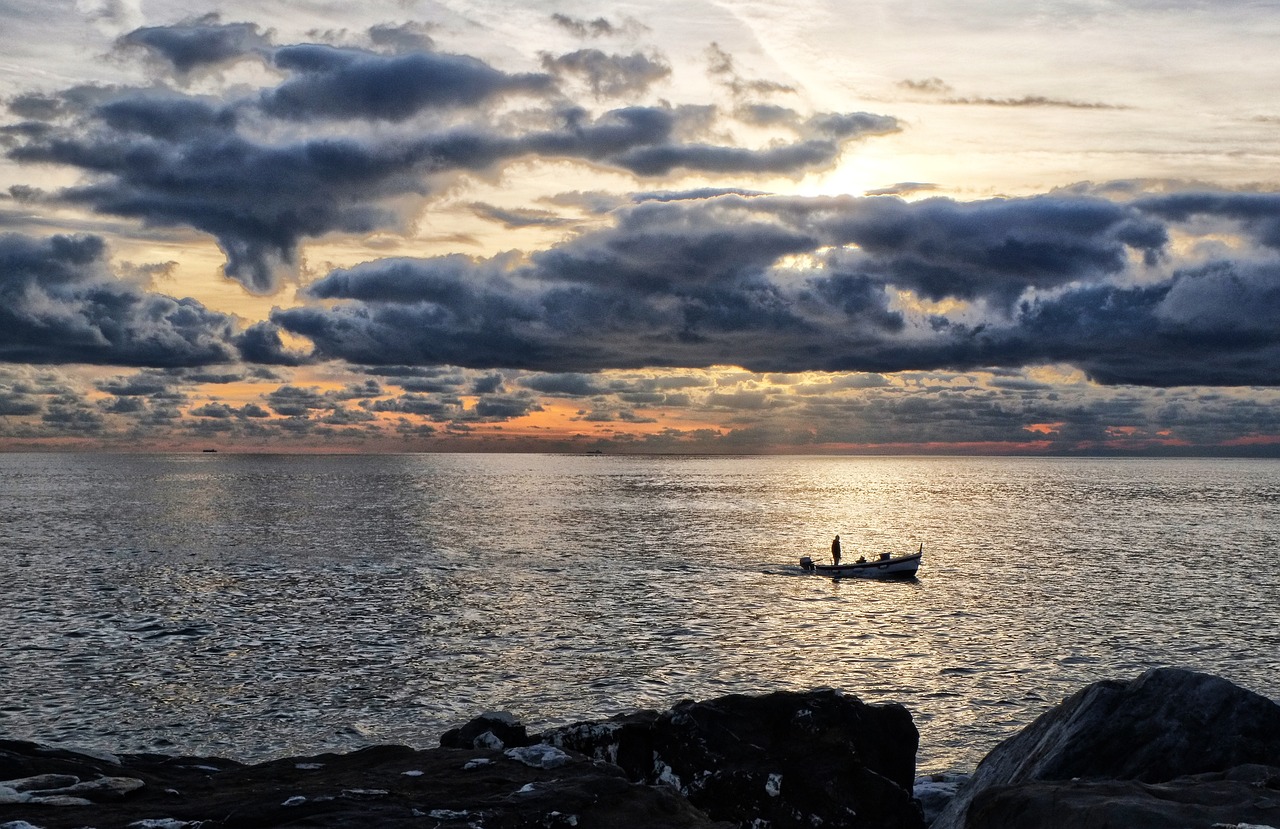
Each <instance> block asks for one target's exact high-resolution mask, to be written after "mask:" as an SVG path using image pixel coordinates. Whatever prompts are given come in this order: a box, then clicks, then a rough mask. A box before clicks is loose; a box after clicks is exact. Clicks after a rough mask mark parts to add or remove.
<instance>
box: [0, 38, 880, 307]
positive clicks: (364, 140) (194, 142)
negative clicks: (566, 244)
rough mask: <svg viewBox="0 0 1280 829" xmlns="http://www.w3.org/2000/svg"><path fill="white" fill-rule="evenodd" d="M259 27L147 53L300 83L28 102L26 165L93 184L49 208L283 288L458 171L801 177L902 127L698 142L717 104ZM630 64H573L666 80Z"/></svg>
mask: <svg viewBox="0 0 1280 829" xmlns="http://www.w3.org/2000/svg"><path fill="white" fill-rule="evenodd" d="M245 26H247V24H245V25H241V24H221V23H217V22H216V21H212V20H204V21H198V22H197V23H194V24H185V25H181V26H176V27H167V28H166V27H152V28H148V29H146V30H139V31H138V32H136V33H134V35H133V36H132V38H133V39H132V41H130V42H136V44H138V45H142V46H145V47H146V48H148V49H151V50H153V51H157V52H158V53H160V54H163V55H165V56H166V57H167V59H169V60H170V61H171V62H174V65H175V66H185V67H189V68H194V67H198V66H201V65H206V64H211V63H213V62H216V61H220V60H226V59H231V58H232V57H234V56H235V55H236V54H238V53H240V52H246V53H247V52H253V53H254V54H261V55H262V56H263V57H264V59H266V60H269V61H271V63H272V64H273V65H274V66H275V67H276V68H278V69H280V70H281V71H283V72H285V73H286V77H285V78H284V80H283V81H281V82H280V83H279V84H278V85H276V86H274V87H270V88H267V89H264V90H262V91H260V92H258V93H252V94H246V93H240V94H241V97H239V98H234V97H227V98H223V99H218V98H213V97H209V96H201V95H193V94H186V93H183V92H181V91H178V90H173V89H166V88H164V87H162V86H152V87H147V88H136V89H130V88H121V87H75V88H72V89H68V90H65V91H64V92H61V93H56V94H51V95H42V96H39V97H25V98H24V97H21V96H20V97H19V99H17V100H16V101H15V102H14V103H13V104H11V110H13V111H14V114H16V115H18V116H19V117H24V118H27V119H29V120H26V121H22V122H19V123H15V124H10V125H7V126H4V127H3V128H0V129H3V139H2V140H4V141H5V142H6V143H7V145H8V146H9V148H10V149H9V150H8V155H9V157H10V158H11V159H14V160H16V161H19V162H23V163H36V164H55V165H61V166H65V167H70V168H73V169H78V170H80V171H82V172H84V173H85V175H86V178H85V181H84V182H83V183H81V184H79V185H77V186H72V187H68V188H65V189H63V190H61V191H58V192H57V193H52V194H48V195H46V196H45V197H44V198H45V200H54V199H58V200H62V201H65V202H70V203H73V204H78V205H85V206H88V207H90V208H92V209H93V210H95V211H97V212H99V213H104V214H110V215H115V216H122V217H127V218H132V219H137V220H140V221H141V222H143V223H144V224H145V225H148V226H152V227H191V228H195V229H197V230H200V231H202V232H205V233H208V234H210V235H211V236H212V237H213V238H214V239H215V240H216V241H217V243H218V245H219V247H220V248H221V249H222V251H223V253H224V254H225V257H226V264H225V266H224V271H225V273H226V275H228V276H229V277H231V278H234V279H236V280H239V281H240V282H242V283H243V284H244V285H245V286H246V287H247V288H249V289H250V290H252V291H255V292H258V293H269V292H272V291H274V290H276V289H277V288H278V287H279V284H280V280H281V279H282V278H284V277H286V276H288V275H289V274H291V273H292V272H293V271H294V270H295V269H296V266H297V263H298V258H297V255H298V246H299V245H300V243H301V242H302V241H303V240H305V239H314V238H319V237H322V236H325V235H326V234H331V233H346V234H367V233H371V232H374V231H378V230H385V229H389V228H391V229H394V228H398V227H400V226H402V225H404V224H405V223H406V222H407V219H406V218H405V217H406V216H407V215H409V214H410V213H411V211H412V209H413V205H410V204H408V200H411V199H423V198H427V197H429V196H430V195H431V194H432V193H433V192H434V191H435V190H436V189H437V187H438V186H439V185H440V184H441V183H443V182H444V181H446V180H447V177H448V176H449V175H451V174H455V173H466V172H475V173H485V172H490V171H493V170H495V169H499V168H501V167H502V165H505V164H508V163H512V162H515V161H517V160H520V159H528V158H539V157H541V158H548V159H557V160H577V161H584V162H589V163H591V164H593V165H596V166H599V167H605V168H612V169H614V170H619V171H623V172H628V173H632V174H634V175H636V176H640V177H656V176H667V175H670V174H673V173H697V174H711V175H734V176H744V175H746V176H751V175H786V176H793V175H797V174H801V173H804V172H807V171H810V170H813V169H819V168H823V167H827V166H830V165H831V164H833V163H835V162H836V161H837V159H838V158H839V156H840V154H841V153H842V152H843V150H844V148H845V146H846V145H847V144H848V143H849V142H851V141H855V140H858V139H862V138H866V137H870V136H876V135H884V134H887V133H891V132H894V131H897V130H898V129H899V128H900V125H899V124H898V122H897V121H896V120H895V119H893V118H891V117H888V116H883V115H873V114H870V113H857V112H855V113H820V114H817V115H813V116H805V117H801V116H800V115H799V113H794V114H792V115H791V116H789V117H788V122H789V128H790V129H791V130H792V132H793V133H794V140H791V141H785V140H781V139H779V140H778V141H775V142H773V143H770V144H768V145H766V146H762V147H759V148H744V147H739V146H733V145H729V144H718V143H706V142H699V141H696V140H693V139H692V136H696V135H705V134H715V133H716V131H715V129H714V127H715V125H716V123H717V122H718V120H719V119H721V118H722V117H724V116H722V114H721V113H719V112H718V111H717V110H716V109H715V108H714V107H708V106H688V105H686V106H672V105H668V104H662V105H656V106H628V107H620V108H617V109H613V110H608V111H604V112H591V111H589V110H587V109H585V108H582V107H579V106H576V105H573V104H572V103H571V102H569V103H566V102H565V101H564V99H563V98H562V97H560V95H559V93H558V92H557V91H556V90H555V89H554V84H553V78H552V76H551V75H548V74H539V73H525V74H508V73H506V72H503V71H501V70H498V69H495V68H494V67H492V66H490V65H488V64H486V63H484V62H483V61H480V60H478V59H476V58H472V57H470V56H466V55H453V54H443V53H437V52H434V51H430V50H425V49H418V50H416V51H406V52H399V53H396V54H382V53H378V52H371V51H367V50H363V49H356V48H352V47H338V46H328V45H319V44H303V45H291V46H270V47H269V48H268V47H266V46H264V45H263V44H262V43H261V42H259V41H260V40H261V38H259V39H258V40H255V39H254V38H255V37H256V35H255V30H252V29H251V28H245ZM126 40H128V38H126ZM400 45H401V46H403V45H404V44H403V42H401V43H400ZM575 54H577V53H575ZM615 58H616V56H612V57H611V56H605V60H604V61H603V62H601V61H598V60H597V59H596V56H595V55H594V54H590V53H588V52H584V53H581V54H580V55H578V57H576V58H574V59H573V60H572V61H569V62H567V63H556V66H557V69H558V71H563V72H577V71H584V72H588V74H590V73H591V72H598V73H600V74H598V75H593V76H592V77H596V78H597V80H598V82H599V83H600V84H602V85H605V86H608V85H610V84H615V85H616V84H621V85H623V86H626V87H628V89H630V88H631V86H632V85H633V84H635V83H639V82H640V80H641V79H644V78H649V79H653V78H656V77H657V76H658V75H659V74H661V73H662V71H663V66H662V65H661V64H660V63H659V62H658V61H657V60H656V59H653V58H645V57H643V56H640V58H639V59H635V58H636V56H631V57H627V58H624V59H617V60H615ZM606 65H610V66H612V67H613V68H612V69H610V70H608V71H606V69H605V66H606ZM571 67H575V68H571ZM588 67H596V68H595V69H589V68H588ZM513 93H524V94H527V95H529V96H530V100H531V108H528V109H526V110H525V111H523V112H522V114H521V117H520V118H509V119H506V120H503V119H501V118H499V117H498V116H496V115H495V114H494V113H492V112H491V111H490V107H489V106H488V105H489V104H490V103H491V102H493V101H496V100H497V99H499V98H501V97H503V96H505V95H508V94H513ZM419 117H420V120H414V121H412V122H411V123H412V128H410V126H409V124H410V119H415V118H419ZM32 118H46V119H50V120H30V119H32ZM397 124H403V126H402V127H401V128H395V125H397ZM506 218H507V219H513V218H514V219H516V220H520V217H519V216H514V217H513V216H508V217H506Z"/></svg>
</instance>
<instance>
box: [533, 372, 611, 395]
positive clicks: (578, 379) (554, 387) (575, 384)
mask: <svg viewBox="0 0 1280 829" xmlns="http://www.w3.org/2000/svg"><path fill="white" fill-rule="evenodd" d="M520 385H522V386H525V387H526V388H530V389H533V390H534V391H536V392H540V393H542V394H549V395H552V396H555V397H594V396H596V395H600V394H607V393H608V392H609V388H608V387H606V386H604V385H602V384H601V383H600V382H599V380H597V379H596V378H595V377H592V376H591V375H588V374H536V375H532V376H530V377H525V378H524V379H522V380H521V381H520Z"/></svg>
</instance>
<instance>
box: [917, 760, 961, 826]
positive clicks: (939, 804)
mask: <svg viewBox="0 0 1280 829" xmlns="http://www.w3.org/2000/svg"><path fill="white" fill-rule="evenodd" d="M968 782H969V775H967V774H952V773H944V774H931V775H929V776H928V777H917V778H916V781H915V784H914V786H913V787H912V794H914V795H915V798H916V801H917V802H918V803H919V804H920V809H921V810H922V811H923V812H924V822H925V824H926V825H928V824H931V823H933V821H934V820H936V819H937V817H938V815H940V814H942V811H943V810H944V809H946V808H947V804H948V803H950V802H951V801H952V800H954V799H955V796H956V792H957V791H959V790H960V788H961V787H962V786H963V785H964V784H966V783H968Z"/></svg>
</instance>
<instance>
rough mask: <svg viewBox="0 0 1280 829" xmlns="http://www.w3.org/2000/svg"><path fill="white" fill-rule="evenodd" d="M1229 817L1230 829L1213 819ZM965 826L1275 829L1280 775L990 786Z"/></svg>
mask: <svg viewBox="0 0 1280 829" xmlns="http://www.w3.org/2000/svg"><path fill="white" fill-rule="evenodd" d="M1226 819H1229V820H1230V821H1231V823H1230V824H1225V823H1220V822H1219V821H1222V820H1226ZM968 820H969V823H968V825H970V826H983V827H985V826H1006V827H1007V826H1018V827H1023V826H1026V827H1040V826H1043V827H1050V826H1051V827H1054V829H1096V827H1098V826H1104V825H1105V826H1123V827H1125V829H1168V828H1169V827H1175V826H1187V827H1193V826H1194V827H1210V826H1219V827H1232V829H1234V828H1235V827H1238V826H1245V827H1258V829H1263V827H1274V826H1277V825H1280V769H1277V768H1275V767H1272V766H1236V767H1234V768H1232V769H1231V771H1229V772H1227V773H1212V774H1201V775H1194V776H1188V777H1178V778H1175V779H1174V780H1171V781H1169V782H1167V783H1141V782H1138V781H1134V780H1078V779H1077V780H1071V781H1066V782H1044V783H1024V784H1021V785H1017V786H996V787H992V788H990V789H987V790H985V791H983V792H981V793H980V794H979V795H978V796H977V797H975V798H974V800H973V802H972V804H970V806H969V817H968Z"/></svg>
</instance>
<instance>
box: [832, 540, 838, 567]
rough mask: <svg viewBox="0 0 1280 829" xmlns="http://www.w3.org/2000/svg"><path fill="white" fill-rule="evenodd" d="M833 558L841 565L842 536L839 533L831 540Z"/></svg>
mask: <svg viewBox="0 0 1280 829" xmlns="http://www.w3.org/2000/svg"><path fill="white" fill-rule="evenodd" d="M831 560H832V561H834V562H835V563H836V566H839V565H840V536H838V535H837V536H836V537H835V540H834V541H832V542H831Z"/></svg>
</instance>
